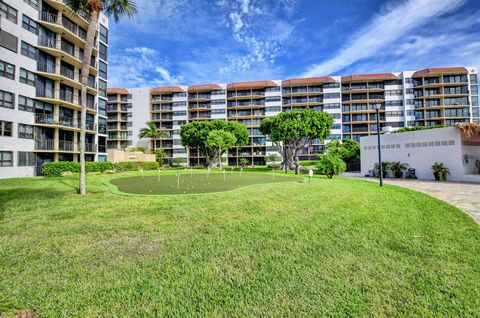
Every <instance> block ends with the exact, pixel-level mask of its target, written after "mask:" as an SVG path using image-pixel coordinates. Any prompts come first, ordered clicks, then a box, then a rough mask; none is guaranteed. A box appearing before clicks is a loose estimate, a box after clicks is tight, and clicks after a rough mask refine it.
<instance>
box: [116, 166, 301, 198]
mask: <svg viewBox="0 0 480 318" xmlns="http://www.w3.org/2000/svg"><path fill="white" fill-rule="evenodd" d="M202 172H204V170H202ZM150 174H151V173H150ZM164 174H165V173H164ZM302 180H303V178H301V177H293V176H284V173H282V172H278V171H277V172H275V173H270V174H266V173H252V172H242V173H240V172H237V171H235V172H233V171H231V172H226V173H209V174H206V173H198V171H195V173H193V171H191V172H187V173H181V174H179V177H178V178H177V176H176V175H174V174H172V173H167V174H166V175H164V176H162V173H161V172H160V173H157V175H156V176H150V175H149V176H135V177H123V178H115V179H112V180H110V181H109V183H110V184H113V185H114V187H113V188H114V189H115V190H117V191H119V192H122V193H131V194H196V193H209V192H222V191H229V190H233V189H237V188H241V187H245V186H250V185H255V184H263V183H277V182H293V181H297V182H301V181H302Z"/></svg>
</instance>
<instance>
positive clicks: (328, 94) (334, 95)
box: [323, 93, 340, 98]
mask: <svg viewBox="0 0 480 318" xmlns="http://www.w3.org/2000/svg"><path fill="white" fill-rule="evenodd" d="M323 98H340V93H325V94H323Z"/></svg>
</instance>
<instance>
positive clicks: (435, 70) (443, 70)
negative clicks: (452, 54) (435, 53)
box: [412, 67, 468, 77]
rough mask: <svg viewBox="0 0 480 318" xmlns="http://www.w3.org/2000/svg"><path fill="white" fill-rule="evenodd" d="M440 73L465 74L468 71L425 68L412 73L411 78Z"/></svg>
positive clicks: (462, 68)
mask: <svg viewBox="0 0 480 318" xmlns="http://www.w3.org/2000/svg"><path fill="white" fill-rule="evenodd" d="M442 73H456V74H467V73H468V71H467V69H466V68H465V67H432V68H426V69H424V70H421V71H417V72H415V73H413V75H412V77H418V76H423V75H426V74H442Z"/></svg>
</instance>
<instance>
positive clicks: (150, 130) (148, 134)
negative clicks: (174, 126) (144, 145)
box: [138, 121, 168, 153]
mask: <svg viewBox="0 0 480 318" xmlns="http://www.w3.org/2000/svg"><path fill="white" fill-rule="evenodd" d="M145 125H146V126H147V127H144V128H142V129H140V133H139V134H138V137H140V138H150V139H152V140H153V153H155V152H156V151H155V150H156V149H157V139H159V138H163V137H167V136H168V134H167V133H166V132H164V131H160V130H159V129H158V128H157V125H156V124H155V122H154V121H149V122H146V123H145Z"/></svg>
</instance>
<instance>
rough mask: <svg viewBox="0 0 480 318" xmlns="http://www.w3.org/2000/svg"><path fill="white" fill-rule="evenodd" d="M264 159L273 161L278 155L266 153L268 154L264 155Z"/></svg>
mask: <svg viewBox="0 0 480 318" xmlns="http://www.w3.org/2000/svg"><path fill="white" fill-rule="evenodd" d="M265 160H266V161H267V162H275V161H277V160H278V156H277V155H275V154H270V155H268V156H265Z"/></svg>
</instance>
